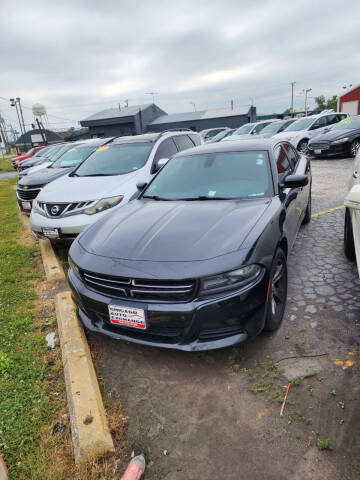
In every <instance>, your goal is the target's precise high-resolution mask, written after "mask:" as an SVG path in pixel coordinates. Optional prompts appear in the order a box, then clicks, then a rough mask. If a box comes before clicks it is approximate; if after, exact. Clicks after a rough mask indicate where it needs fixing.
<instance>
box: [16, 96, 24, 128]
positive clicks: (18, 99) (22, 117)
mask: <svg viewBox="0 0 360 480" xmlns="http://www.w3.org/2000/svg"><path fill="white" fill-rule="evenodd" d="M16 101H17V103H18V105H19V110H20V116H21V120H22V124H23V128H24V134H25V133H26V128H25V122H24V116H23V111H22V108H21V103H20V97H16Z"/></svg>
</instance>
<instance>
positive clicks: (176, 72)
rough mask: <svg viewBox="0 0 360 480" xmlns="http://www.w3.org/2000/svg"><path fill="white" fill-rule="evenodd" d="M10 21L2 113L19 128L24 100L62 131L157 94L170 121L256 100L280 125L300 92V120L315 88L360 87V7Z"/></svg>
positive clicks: (133, 7) (98, 9)
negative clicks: (14, 103)
mask: <svg viewBox="0 0 360 480" xmlns="http://www.w3.org/2000/svg"><path fill="white" fill-rule="evenodd" d="M0 19H1V20H0V22H1V25H0V40H1V41H0V110H1V114H2V115H3V116H4V117H5V118H6V120H7V121H11V122H12V123H13V124H14V126H15V125H16V120H15V119H16V115H15V113H14V109H11V108H10V106H9V102H7V101H4V98H5V99H8V98H10V97H13V96H19V97H21V100H22V103H23V105H24V106H25V107H31V106H32V105H33V104H34V103H36V102H40V103H42V104H43V105H45V106H46V108H47V111H48V114H49V121H50V122H51V126H52V127H53V128H59V127H63V126H64V127H67V126H77V122H78V121H79V120H82V119H83V118H85V117H87V116H89V115H91V114H92V113H95V112H97V111H100V110H102V109H104V108H109V107H115V106H117V104H118V103H119V102H120V103H121V105H124V100H125V99H128V100H129V104H130V105H134V104H139V103H148V102H149V101H152V100H151V96H150V95H146V94H145V93H146V92H157V94H156V95H155V103H156V104H157V105H159V106H160V107H161V108H163V109H164V110H165V111H167V112H168V113H174V112H184V111H191V110H193V105H192V104H190V102H194V103H195V105H196V109H197V110H204V109H208V108H223V107H226V106H229V105H230V100H231V99H233V100H234V104H235V106H236V105H247V104H249V103H250V102H251V100H250V98H252V99H253V100H254V104H255V106H256V107H257V112H258V113H272V112H282V111H283V110H284V109H286V108H287V107H289V106H290V101H291V87H290V85H289V83H290V82H291V81H296V86H295V107H297V108H302V107H303V106H304V96H303V95H301V93H300V92H301V91H302V90H303V89H305V88H312V92H311V96H312V97H314V96H317V95H322V94H323V95H325V96H326V97H328V96H331V95H335V94H338V93H341V91H342V86H343V85H349V84H350V83H352V84H353V85H356V84H358V83H360V42H359V40H360V2H359V0H347V1H346V2H339V0H336V1H333V0H297V1H296V2H295V1H289V0H287V1H284V0H273V1H256V0H249V1H247V0H223V1H218V0H216V1H212V0H207V1H201V0H192V1H187V0H181V1H180V0H178V1H177V0H167V1H165V0H154V1H149V0H146V1H143V0H137V1H136V2H129V1H126V2H125V1H123V0H102V1H99V0H97V1H93V0H74V1H67V0H62V1H61V2H55V1H49V0H47V1H42V0H39V1H37V0H31V1H19V0H18V1H17V2H16V3H14V2H13V1H10V0H0ZM313 104H314V102H313V100H312V99H311V98H310V106H311V105H313ZM24 114H25V120H26V123H29V122H31V121H32V114H31V109H29V108H24Z"/></svg>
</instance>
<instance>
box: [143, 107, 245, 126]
mask: <svg viewBox="0 0 360 480" xmlns="http://www.w3.org/2000/svg"><path fill="white" fill-rule="evenodd" d="M250 108H251V106H250V105H247V106H244V107H235V108H233V109H231V108H221V109H216V110H201V111H199V112H185V113H173V114H170V115H162V116H161V117H158V118H156V119H155V120H153V121H152V122H151V123H150V124H149V125H159V124H162V123H174V122H185V121H191V120H204V119H209V118H225V117H236V116H238V115H248V113H249V111H250Z"/></svg>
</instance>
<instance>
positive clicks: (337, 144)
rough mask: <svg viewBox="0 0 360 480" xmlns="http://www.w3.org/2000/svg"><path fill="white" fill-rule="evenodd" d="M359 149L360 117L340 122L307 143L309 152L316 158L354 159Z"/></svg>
mask: <svg viewBox="0 0 360 480" xmlns="http://www.w3.org/2000/svg"><path fill="white" fill-rule="evenodd" d="M359 147H360V115H357V116H355V117H350V118H345V119H344V120H341V122H339V123H336V124H335V125H333V126H332V127H331V128H329V130H327V131H325V132H324V133H322V134H320V135H318V136H316V137H314V138H313V139H311V140H310V142H309V143H308V149H309V152H310V153H311V154H312V155H315V156H318V157H322V156H324V157H336V156H345V157H347V156H352V157H355V155H356V153H357V151H358V149H359Z"/></svg>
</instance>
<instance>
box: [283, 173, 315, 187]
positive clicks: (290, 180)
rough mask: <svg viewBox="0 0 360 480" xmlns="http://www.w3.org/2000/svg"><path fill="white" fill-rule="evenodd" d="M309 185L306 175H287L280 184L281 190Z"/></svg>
mask: <svg viewBox="0 0 360 480" xmlns="http://www.w3.org/2000/svg"><path fill="white" fill-rule="evenodd" d="M308 183H309V178H308V176H307V175H288V176H287V177H286V178H285V179H284V181H283V182H282V184H281V188H299V187H305V186H306V185H307V184H308Z"/></svg>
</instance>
